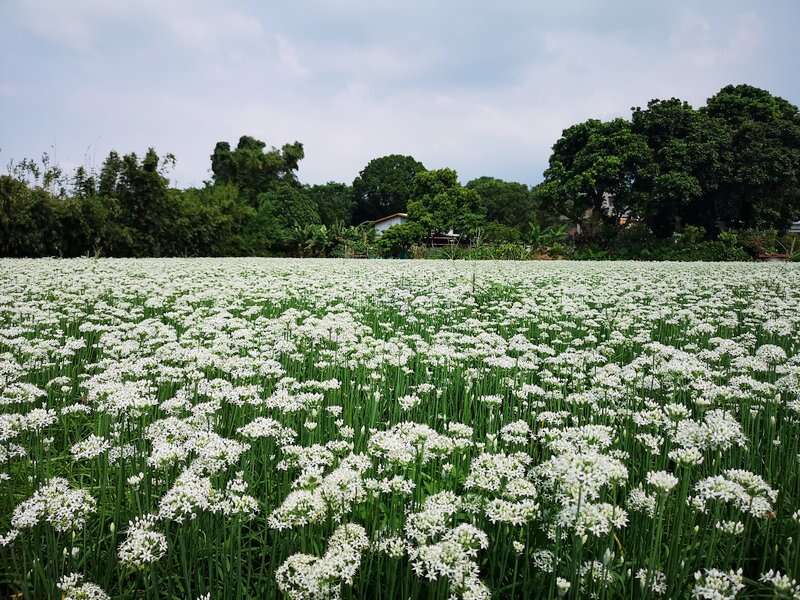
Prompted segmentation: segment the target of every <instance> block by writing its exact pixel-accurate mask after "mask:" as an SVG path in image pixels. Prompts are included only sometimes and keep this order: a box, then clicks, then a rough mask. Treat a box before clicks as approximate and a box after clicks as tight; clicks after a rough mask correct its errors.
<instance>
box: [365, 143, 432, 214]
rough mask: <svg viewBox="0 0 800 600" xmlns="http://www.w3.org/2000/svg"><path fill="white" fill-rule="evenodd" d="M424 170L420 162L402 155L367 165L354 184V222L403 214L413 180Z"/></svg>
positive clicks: (391, 155)
mask: <svg viewBox="0 0 800 600" xmlns="http://www.w3.org/2000/svg"><path fill="white" fill-rule="evenodd" d="M424 170H425V167H424V166H423V165H422V163H421V162H419V161H417V160H416V159H414V158H413V157H411V156H404V155H402V154H390V155H388V156H381V157H380V158H375V159H373V160H371V161H369V163H367V166H366V167H364V168H363V169H362V170H361V172H360V173H359V174H358V177H356V178H355V179H354V180H353V199H354V206H353V222H354V223H361V222H363V221H373V220H375V219H379V218H381V217H384V216H386V215H389V214H392V213H397V212H406V209H407V207H408V201H409V199H410V198H411V195H412V193H413V191H414V178H415V176H416V175H417V173H419V172H421V171H424Z"/></svg>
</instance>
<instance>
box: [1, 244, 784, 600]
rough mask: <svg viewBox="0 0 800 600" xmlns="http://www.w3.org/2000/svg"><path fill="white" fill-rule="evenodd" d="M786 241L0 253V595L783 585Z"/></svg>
mask: <svg viewBox="0 0 800 600" xmlns="http://www.w3.org/2000/svg"><path fill="white" fill-rule="evenodd" d="M799 344H800V267H798V266H795V265H794V264H790V263H787V264H752V263H635V262H602V263H593V262H560V261H553V262H489V261H486V262H483V261H481V262H453V261H364V260H361V261H359V260H307V259H306V260H298V259H72V260H59V259H38V260H0V486H2V494H0V598H6V597H8V598H15V599H16V598H26V599H36V600H38V599H40V598H48V599H49V598H52V599H64V600H79V599H84V598H86V599H94V600H102V599H107V598H115V599H117V598H119V599H128V598H132V599H133V598H138V599H148V600H151V599H156V598H168V599H175V600H232V599H238V598H291V599H298V600H299V599H322V598H345V599H352V598H360V599H387V600H388V599H392V598H402V599H407V598H426V599H431V600H440V599H441V600H445V599H449V598H457V599H460V598H464V599H468V600H471V599H482V598H490V597H491V598H539V597H541V598H583V597H586V598H597V599H612V598H699V599H723V598H735V597H741V598H746V597H758V598H794V599H795V600H798V599H800V583H799V582H798V580H800V352H799V351H798V350H799V348H798V346H799Z"/></svg>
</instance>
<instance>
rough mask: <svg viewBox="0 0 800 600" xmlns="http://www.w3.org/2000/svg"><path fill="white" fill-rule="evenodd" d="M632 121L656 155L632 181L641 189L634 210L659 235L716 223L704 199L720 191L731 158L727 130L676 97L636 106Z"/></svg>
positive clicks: (635, 128)
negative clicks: (726, 165)
mask: <svg viewBox="0 0 800 600" xmlns="http://www.w3.org/2000/svg"><path fill="white" fill-rule="evenodd" d="M631 123H632V129H633V132H634V133H636V134H638V135H640V136H641V137H643V138H644V139H645V141H646V142H647V145H648V147H649V148H650V150H651V152H652V159H653V164H652V166H651V168H650V169H645V170H640V172H639V176H638V177H637V178H636V180H635V181H634V188H635V189H636V190H637V191H638V192H639V193H638V194H636V196H635V200H636V202H635V205H634V206H632V212H633V213H635V215H636V216H638V217H640V218H642V219H643V220H644V221H646V222H647V224H648V225H649V226H650V228H651V229H652V230H653V232H655V233H656V234H657V235H659V236H661V237H666V236H669V235H672V233H674V232H675V231H676V230H677V229H679V228H680V227H681V226H682V225H684V224H691V225H700V226H702V227H705V228H707V229H708V228H709V227H710V226H712V225H713V223H714V221H715V219H716V214H714V211H713V210H709V207H708V206H707V205H706V204H705V198H706V196H707V194H709V193H711V192H713V191H715V190H716V189H718V187H719V184H720V178H721V177H722V175H723V168H724V165H725V162H726V161H728V160H729V152H728V150H727V148H728V143H729V136H728V133H727V131H726V129H725V128H724V127H722V126H721V125H720V124H719V123H718V122H717V121H715V120H714V119H712V118H710V117H709V116H708V115H706V114H704V113H703V112H701V111H697V110H695V109H694V108H693V107H692V106H691V105H690V104H689V103H688V102H685V101H682V100H679V99H678V98H671V99H669V100H651V101H650V102H649V103H648V104H647V108H645V109H642V108H639V107H635V108H634V109H633V114H632V118H631Z"/></svg>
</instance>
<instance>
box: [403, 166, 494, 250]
mask: <svg viewBox="0 0 800 600" xmlns="http://www.w3.org/2000/svg"><path fill="white" fill-rule="evenodd" d="M408 218H409V219H410V220H411V221H412V222H414V223H419V224H420V225H421V226H422V228H423V229H424V230H425V231H426V232H427V233H428V234H434V233H446V232H448V231H450V230H451V229H452V230H453V231H454V232H456V233H459V234H462V235H472V234H473V233H474V232H475V231H476V230H477V229H478V228H479V227H480V226H481V225H482V224H483V223H484V222H485V220H486V214H485V212H484V208H483V206H482V204H481V198H480V196H479V195H478V193H477V192H476V191H475V190H472V189H469V188H465V187H463V186H462V185H461V184H460V183H459V182H458V174H457V173H456V172H455V171H454V170H453V169H435V170H433V171H421V172H419V173H417V175H416V177H415V178H414V196H413V199H412V200H410V201H409V203H408Z"/></svg>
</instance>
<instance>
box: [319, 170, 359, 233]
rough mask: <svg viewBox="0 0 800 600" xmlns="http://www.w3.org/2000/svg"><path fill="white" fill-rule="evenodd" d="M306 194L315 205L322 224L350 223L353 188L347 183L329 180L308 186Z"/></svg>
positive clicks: (330, 225) (328, 225)
mask: <svg viewBox="0 0 800 600" xmlns="http://www.w3.org/2000/svg"><path fill="white" fill-rule="evenodd" d="M308 194H309V196H310V197H311V199H312V201H313V202H314V204H315V205H316V207H317V212H318V213H319V218H320V220H321V221H322V224H323V225H325V226H326V227H332V226H333V225H335V224H337V223H338V224H340V225H350V223H351V221H352V216H353V190H352V188H351V187H350V186H349V185H346V184H344V183H336V182H333V181H329V182H328V183H324V184H321V185H312V186H309V187H308Z"/></svg>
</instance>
